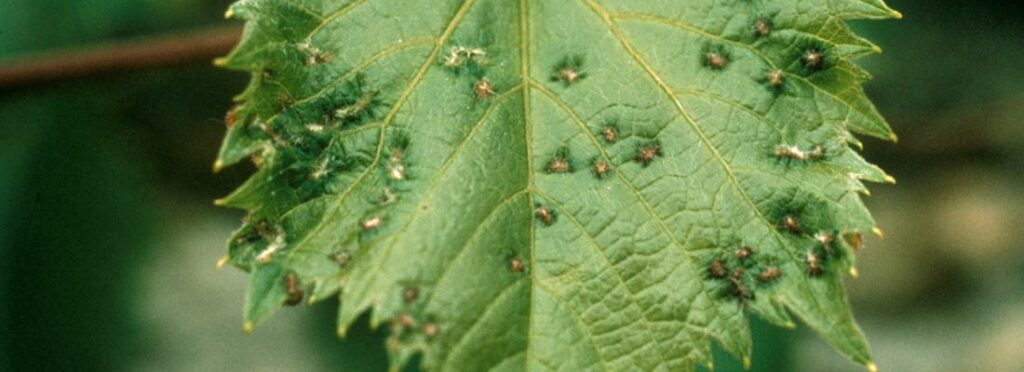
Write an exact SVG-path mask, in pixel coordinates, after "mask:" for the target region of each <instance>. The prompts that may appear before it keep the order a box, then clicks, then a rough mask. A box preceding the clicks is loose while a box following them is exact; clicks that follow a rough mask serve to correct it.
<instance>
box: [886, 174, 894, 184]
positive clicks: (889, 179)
mask: <svg viewBox="0 0 1024 372" xmlns="http://www.w3.org/2000/svg"><path fill="white" fill-rule="evenodd" d="M885 182H887V183H891V184H895V183H896V179H895V178H893V176H890V175H888V174H887V175H885Z"/></svg>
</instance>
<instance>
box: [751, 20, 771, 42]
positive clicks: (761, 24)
mask: <svg viewBox="0 0 1024 372" xmlns="http://www.w3.org/2000/svg"><path fill="white" fill-rule="evenodd" d="M771 33H772V21H771V20H770V19H768V18H767V17H757V19H755V20H754V35H755V36H757V37H768V35H771Z"/></svg>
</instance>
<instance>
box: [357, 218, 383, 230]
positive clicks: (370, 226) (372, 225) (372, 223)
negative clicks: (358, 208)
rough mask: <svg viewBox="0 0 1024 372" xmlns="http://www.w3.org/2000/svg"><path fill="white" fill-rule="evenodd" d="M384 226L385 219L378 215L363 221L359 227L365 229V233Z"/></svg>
mask: <svg viewBox="0 0 1024 372" xmlns="http://www.w3.org/2000/svg"><path fill="white" fill-rule="evenodd" d="M383 224H384V218H383V217H381V216H379V215H377V216H373V217H370V218H368V219H365V220H363V222H362V223H360V224H359V225H360V226H361V227H362V228H363V231H373V230H376V229H378V228H380V226H381V225H383Z"/></svg>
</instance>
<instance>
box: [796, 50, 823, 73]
mask: <svg viewBox="0 0 1024 372" xmlns="http://www.w3.org/2000/svg"><path fill="white" fill-rule="evenodd" d="M825 57H826V55H825V52H824V51H823V50H822V49H821V48H818V47H811V48H807V50H804V53H803V55H801V56H800V61H801V62H802V63H803V64H804V67H807V69H809V70H811V71H818V70H821V69H822V68H824V67H825Z"/></svg>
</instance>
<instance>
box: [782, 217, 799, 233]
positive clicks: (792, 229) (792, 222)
mask: <svg viewBox="0 0 1024 372" xmlns="http://www.w3.org/2000/svg"><path fill="white" fill-rule="evenodd" d="M779 227H781V228H782V229H784V230H786V231H788V232H789V233H790V234H799V233H800V232H801V231H802V229H801V227H800V218H799V217H797V216H796V215H794V214H786V215H785V216H782V221H780V223H779Z"/></svg>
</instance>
